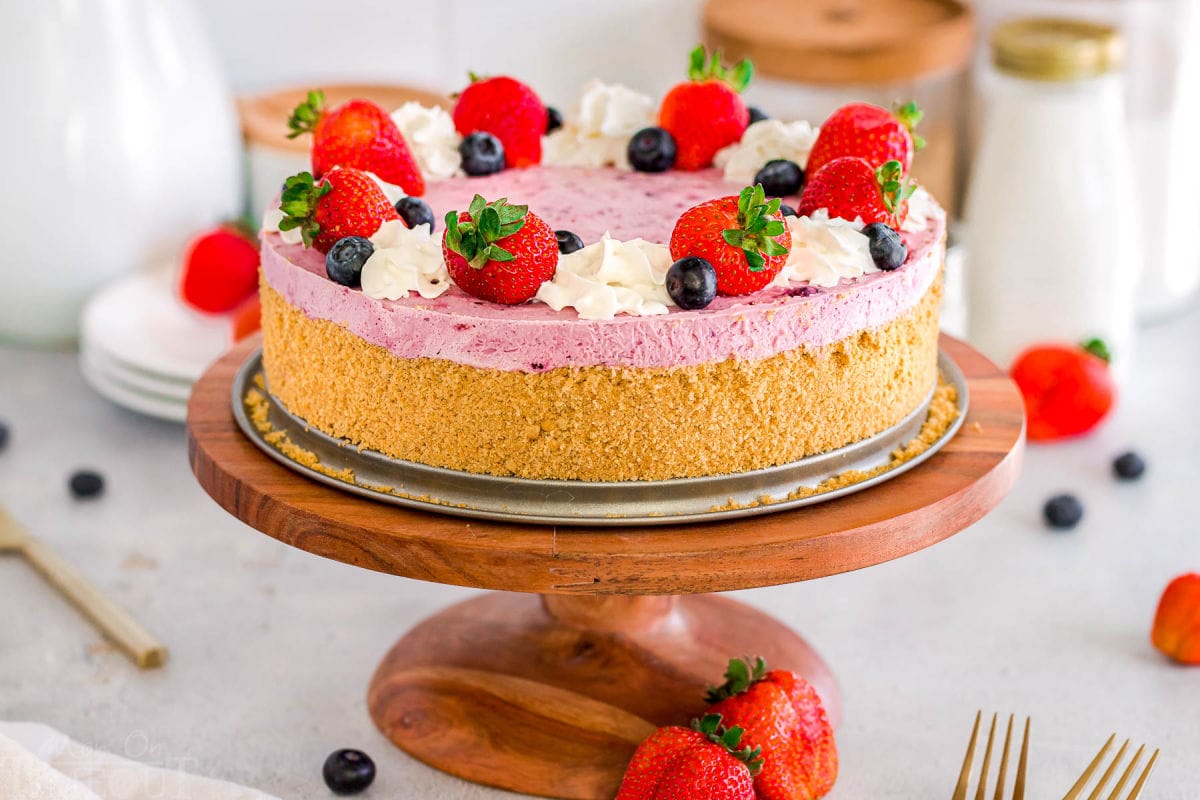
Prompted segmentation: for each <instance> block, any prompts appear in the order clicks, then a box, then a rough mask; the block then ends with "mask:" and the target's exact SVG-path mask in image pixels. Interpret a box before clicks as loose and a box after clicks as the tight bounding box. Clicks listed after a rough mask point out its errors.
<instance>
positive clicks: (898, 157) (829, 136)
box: [804, 102, 925, 175]
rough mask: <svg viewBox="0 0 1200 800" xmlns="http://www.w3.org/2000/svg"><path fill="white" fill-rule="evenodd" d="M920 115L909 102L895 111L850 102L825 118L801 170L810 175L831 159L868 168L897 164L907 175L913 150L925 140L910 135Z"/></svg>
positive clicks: (921, 113)
mask: <svg viewBox="0 0 1200 800" xmlns="http://www.w3.org/2000/svg"><path fill="white" fill-rule="evenodd" d="M923 116H924V112H922V111H921V109H919V108H917V104H916V103H913V102H909V103H906V104H904V105H897V106H896V109H895V111H888V110H887V109H886V108H880V107H879V106H873V105H871V104H870V103H851V104H850V105H847V106H842V107H841V108H839V109H838V110H837V111H834V112H833V113H832V114H830V115H829V119H827V120H825V124H824V125H822V126H821V130H820V132H818V133H817V140H816V141H815V142H813V148H812V152H810V153H809V154H808V163H807V164H806V165H805V167H804V169H805V171H806V172H807V173H808V174H809V175H811V174H813V173H814V172H816V171H817V170H819V169H820V168H821V167H823V166H825V165H826V164H828V163H829V162H830V161H833V160H834V159H835V158H844V157H845V156H855V157H857V158H865V159H866V160H867V162H868V163H869V164H870V165H871V166H872V167H882V166H883V165H884V164H886V163H887V162H889V161H899V162H900V167H901V170H902V171H903V172H904V174H906V175H907V174H908V169H909V167H911V166H912V157H913V151H914V150H920V149H921V148H922V147H924V146H925V140H924V139H922V138H921V137H920V136H914V135H913V132H912V131H913V128H915V127H916V126H917V123H919V122H920V121H921V117H923Z"/></svg>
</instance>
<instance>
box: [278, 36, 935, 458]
mask: <svg viewBox="0 0 1200 800" xmlns="http://www.w3.org/2000/svg"><path fill="white" fill-rule="evenodd" d="M751 72H752V70H751V69H750V66H749V64H748V63H743V64H740V65H737V66H735V67H733V68H726V67H725V66H724V65H723V64H722V63H721V61H720V58H719V56H718V55H717V54H713V55H712V56H711V57H710V56H707V55H706V54H705V53H704V51H703V50H702V49H698V50H697V51H696V52H695V53H693V55H692V63H691V69H690V70H689V79H688V80H687V81H685V82H683V83H681V84H679V85H678V86H676V87H675V88H674V89H672V90H671V92H669V93H668V95H667V96H666V97H665V98H664V100H663V101H662V103H661V104H658V105H657V112H656V104H655V103H654V102H653V100H652V99H650V98H648V97H646V96H644V95H641V94H639V93H637V92H635V91H633V90H632V89H629V88H627V87H622V86H613V85H606V84H602V83H598V82H597V83H593V84H589V86H588V87H586V88H585V90H584V93H583V96H582V97H581V98H580V101H579V103H578V105H577V106H576V107H575V108H574V109H572V110H571V111H569V112H568V113H567V114H565V115H563V114H560V113H559V112H557V111H554V110H552V109H547V108H546V107H545V106H544V105H543V104H542V102H541V100H540V99H539V98H538V97H537V95H536V93H535V92H533V90H532V89H530V88H529V87H528V86H525V85H524V84H521V83H520V82H519V81H516V80H514V79H512V78H509V77H496V78H487V79H475V80H474V81H473V82H472V84H471V85H470V86H468V87H467V88H466V89H465V90H464V91H463V92H462V93H461V94H460V96H459V99H458V104H457V106H456V108H455V109H454V113H453V114H452V115H450V114H447V113H446V112H445V111H443V110H441V109H436V108H423V107H420V106H415V104H409V105H408V106H406V107H404V108H402V109H399V110H398V111H397V112H396V113H395V114H394V115H392V116H388V115H387V114H384V113H382V111H381V110H379V109H378V108H373V107H371V106H370V104H369V103H365V102H363V101H352V102H351V103H346V104H344V105H343V106H340V107H338V108H334V109H325V108H324V107H323V105H322V103H321V102H320V100H321V98H320V96H319V94H316V93H314V95H313V96H311V97H310V102H308V103H306V104H305V106H304V107H302V108H300V109H297V112H296V114H295V116H294V120H296V125H295V127H296V128H297V129H299V130H311V131H312V133H313V134H314V142H313V172H312V173H302V174H300V175H297V176H294V177H292V178H290V179H289V180H288V181H287V184H286V186H285V188H284V190H283V192H282V195H281V198H280V203H279V207H278V208H277V209H271V210H269V211H268V214H267V217H266V218H265V220H264V226H263V231H262V285H261V296H262V306H263V364H264V370H265V374H266V379H267V384H268V388H269V390H270V392H271V393H272V395H273V396H274V397H275V398H276V399H277V400H278V401H279V402H280V403H282V404H283V405H284V406H285V407H286V408H287V409H288V410H290V411H291V412H292V413H294V414H295V415H297V416H299V417H301V418H303V419H304V420H305V421H306V422H307V423H308V424H309V425H311V426H313V427H315V428H317V429H319V430H321V431H324V432H326V433H328V434H330V435H333V436H335V437H338V438H341V439H344V440H346V441H347V442H350V443H352V444H354V445H357V446H361V447H365V448H369V449H372V450H377V451H379V452H381V453H384V454H386V455H389V456H392V457H394V458H397V459H401V460H406V461H413V462H419V463H422V464H428V465H433V466H438V467H445V468H450V469H454V470H463V471H469V472H474V473H486V474H493V475H502V476H518V477H522V478H533V479H574V480H587V481H622V480H666V479H672V478H684V477H695V476H703V475H715V474H726V473H735V472H745V471H748V470H754V469H760V468H764V467H769V466H773V465H778V464H782V463H786V462H790V461H795V460H798V459H801V458H804V457H805V456H808V455H812V454H815V453H820V452H824V451H827V450H830V449H833V448H837V447H840V446H843V445H846V444H849V443H852V442H855V441H859V440H861V439H864V438H866V437H869V436H872V435H873V434H876V433H879V432H880V431H882V430H885V429H887V428H889V427H892V426H893V425H895V424H897V423H898V422H899V421H900V420H901V419H902V418H904V417H905V416H906V415H908V414H909V413H911V412H912V411H913V410H914V409H916V408H918V407H920V406H921V404H922V403H923V402H925V401H926V399H927V398H928V397H929V395H930V393H931V391H932V390H933V388H934V385H935V383H936V380H937V366H936V360H937V317H938V306H939V302H940V292H941V289H940V274H941V266H942V259H943V256H944V237H945V217H944V214H943V213H942V211H941V209H940V208H938V206H937V205H936V204H935V203H934V202H933V201H932V199H931V198H930V197H929V196H928V195H927V194H926V193H925V192H924V191H922V190H920V189H918V188H916V187H915V186H914V185H913V184H912V182H911V181H910V180H909V179H908V177H907V175H908V168H909V164H910V162H911V158H912V152H913V149H914V142H913V138H912V134H911V132H910V128H911V125H912V124H914V120H915V118H916V116H917V112H915V109H912V108H908V107H905V108H902V109H901V110H900V113H899V114H897V115H894V114H892V113H891V112H888V111H886V110H884V109H878V108H875V107H867V106H862V105H861V104H858V105H856V106H853V107H847V109H848V110H846V109H844V110H843V111H841V112H838V113H837V114H835V115H834V117H831V119H830V121H829V122H827V123H826V125H824V126H822V128H821V129H820V131H819V132H817V131H815V130H814V129H812V128H811V127H810V126H808V125H807V124H806V123H803V122H794V123H790V122H782V121H779V120H773V119H758V121H755V122H753V123H751V117H752V115H751V112H750V110H749V109H747V108H746V106H745V104H744V103H743V101H742V99H741V97H740V94H739V91H740V89H741V88H742V87H744V85H745V83H746V82H747V81H748V80H749V79H750V75H751ZM753 116H754V117H756V118H758V117H761V114H759V113H758V112H756V113H755V114H754V115H753ZM364 131H367V132H370V135H366V134H364V133H363V132H364ZM810 153H811V155H810ZM818 155H819V158H820V160H821V162H822V163H820V164H819V165H816V164H814V163H813V158H814V157H815V156H818ZM385 176H395V180H392V179H389V178H388V177H385ZM396 180H399V181H401V183H399V184H397V183H396V182H395V181H396Z"/></svg>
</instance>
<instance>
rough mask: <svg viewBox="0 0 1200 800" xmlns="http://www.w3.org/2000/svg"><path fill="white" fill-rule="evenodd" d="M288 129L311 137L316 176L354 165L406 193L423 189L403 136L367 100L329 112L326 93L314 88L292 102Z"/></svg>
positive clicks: (348, 101) (357, 101) (292, 135)
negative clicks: (326, 105)
mask: <svg viewBox="0 0 1200 800" xmlns="http://www.w3.org/2000/svg"><path fill="white" fill-rule="evenodd" d="M288 127H289V128H290V129H291V131H292V132H291V133H289V134H288V138H289V139H294V138H296V137H297V136H300V135H302V134H305V133H311V134H312V135H313V145H312V169H313V174H314V175H315V176H316V177H318V178H320V177H322V176H324V175H325V174H326V173H328V172H329V171H330V170H331V169H333V168H334V167H353V168H355V169H361V170H366V171H367V172H373V173H375V175H377V176H378V177H379V179H380V180H383V181H387V182H388V183H391V184H394V185H396V186H399V187H400V188H402V189H403V190H404V193H405V194H408V195H418V196H419V195H422V194H424V193H425V179H424V178H423V177H422V176H421V170H420V168H419V167H418V166H417V162H416V161H415V160H414V159H413V157H412V152H411V151H410V150H409V147H408V143H407V142H406V141H404V135H403V134H402V133H400V129H399V128H398V127H396V123H395V122H394V121H393V120H392V118H391V116H390V115H389V114H388V113H387V112H386V111H384V110H383V109H382V108H380V107H379V106H377V105H375V104H374V103H372V102H371V101H370V100H347V101H346V102H345V103H342V104H341V105H340V106H338V107H337V108H334V109H332V110H329V111H327V110H325V94H324V93H323V92H321V91H312V92H309V93H308V98H307V99H306V100H305V101H304V102H303V103H301V104H300V105H298V106H296V109H295V110H294V111H293V112H292V116H291V117H290V118H289V119H288Z"/></svg>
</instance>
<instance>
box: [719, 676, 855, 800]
mask: <svg viewBox="0 0 1200 800" xmlns="http://www.w3.org/2000/svg"><path fill="white" fill-rule="evenodd" d="M725 678H726V680H725V683H724V684H722V685H721V686H718V687H715V688H713V689H710V690H709V693H708V698H707V699H708V701H709V702H710V703H712V704H713V705H712V707H711V708H710V709H709V710H710V711H711V712H712V713H714V714H720V715H722V717H723V718H724V719H725V721H726V722H728V723H729V724H730V725H737V726H740V727H742V728H743V729H745V735H744V736H743V739H744V741H745V742H746V745H747V746H750V747H755V748H761V749H762V754H763V769H762V771H761V772H759V774H758V775H757V776H756V777H755V779H754V790H755V792H756V793H757V795H758V797H759V798H760V800H813V799H814V798H818V797H824V796H825V795H826V794H828V793H829V790H830V789H832V788H833V784H834V782H835V781H836V780H837V771H838V757H837V745H836V744H835V743H834V740H833V728H832V727H831V726H830V724H829V720H828V719H827V718H826V716H825V707H824V706H823V705H821V698H820V697H819V696H818V695H817V693H816V690H814V689H813V688H812V686H810V685H809V683H808V681H806V680H804V678H801V677H800V676H799V675H797V674H795V673H794V672H788V671H786V670H772V671H771V672H767V665H766V662H765V661H763V659H761V658H758V659H755V661H754V663H753V664H751V663H750V661H749V660H748V659H746V660H743V659H740V658H735V659H733V660H732V661H730V662H729V669H728V671H727V672H726V673H725Z"/></svg>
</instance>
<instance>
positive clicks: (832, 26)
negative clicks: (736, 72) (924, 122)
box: [703, 0, 975, 85]
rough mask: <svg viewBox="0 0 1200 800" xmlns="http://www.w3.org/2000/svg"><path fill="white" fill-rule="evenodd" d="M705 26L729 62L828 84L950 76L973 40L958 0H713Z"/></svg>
mask: <svg viewBox="0 0 1200 800" xmlns="http://www.w3.org/2000/svg"><path fill="white" fill-rule="evenodd" d="M703 25H704V37H705V40H706V42H707V44H708V45H709V46H710V47H719V48H721V50H722V51H723V52H724V53H725V56H726V59H727V60H737V59H742V58H749V59H750V60H751V61H753V62H754V67H755V69H756V70H758V71H759V72H760V73H762V74H764V75H768V76H770V77H774V78H782V79H784V80H790V81H796V82H799V83H813V84H827V85H847V84H886V83H893V82H896V81H907V80H913V79H915V78H922V77H926V76H931V75H937V74H941V73H946V72H952V71H954V70H957V69H961V68H962V67H963V66H964V65H965V64H966V63H967V60H968V59H969V58H970V57H971V49H972V47H973V45H974V41H975V23H974V15H973V13H972V11H971V9H970V8H969V7H968V6H966V5H965V4H964V3H962V2H960V0H708V2H707V3H706V5H705V8H704V17H703Z"/></svg>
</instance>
